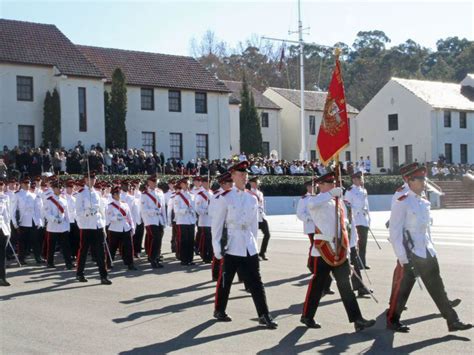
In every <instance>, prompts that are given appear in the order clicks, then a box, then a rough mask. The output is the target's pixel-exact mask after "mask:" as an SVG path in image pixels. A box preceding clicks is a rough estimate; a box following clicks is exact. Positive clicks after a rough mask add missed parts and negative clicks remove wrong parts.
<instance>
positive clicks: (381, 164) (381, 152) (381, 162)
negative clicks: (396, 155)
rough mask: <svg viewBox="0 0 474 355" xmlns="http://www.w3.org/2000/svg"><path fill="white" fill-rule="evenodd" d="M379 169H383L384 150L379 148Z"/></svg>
mask: <svg viewBox="0 0 474 355" xmlns="http://www.w3.org/2000/svg"><path fill="white" fill-rule="evenodd" d="M377 168H383V148H382V147H381V148H377Z"/></svg>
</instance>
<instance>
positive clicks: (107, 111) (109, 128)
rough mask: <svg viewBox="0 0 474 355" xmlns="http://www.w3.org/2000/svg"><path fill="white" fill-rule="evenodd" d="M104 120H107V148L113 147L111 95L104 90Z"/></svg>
mask: <svg viewBox="0 0 474 355" xmlns="http://www.w3.org/2000/svg"><path fill="white" fill-rule="evenodd" d="M104 119H105V146H106V147H112V142H113V137H112V131H113V127H112V117H111V114H110V95H109V92H108V91H107V90H104Z"/></svg>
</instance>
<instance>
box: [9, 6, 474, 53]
mask: <svg viewBox="0 0 474 355" xmlns="http://www.w3.org/2000/svg"><path fill="white" fill-rule="evenodd" d="M473 3H474V1H473V0H471V1H467V0H457V1H456V0H454V1H423V0H418V1H413V2H412V1H404V0H403V1H393V0H392V1H384V0H378V1H364V2H361V1H356V0H354V1H351V0H345V1H342V0H332V1H327V0H326V1H317V0H313V1H302V2H301V9H302V10H301V12H302V20H303V26H304V27H310V29H309V30H308V31H307V32H308V33H307V34H305V35H304V39H305V41H308V42H315V43H318V44H323V45H333V44H335V43H336V42H344V43H346V44H352V43H353V41H354V39H355V37H356V34H357V32H359V31H369V30H382V31H384V32H385V34H386V35H387V36H388V37H389V38H390V39H391V43H390V45H398V44H400V43H403V42H405V41H406V40H407V39H412V40H414V41H416V42H418V43H419V44H421V45H422V46H425V47H428V48H431V49H435V48H436V41H437V40H438V39H440V38H447V37H452V36H458V37H461V38H467V39H469V40H474V4H473ZM0 17H1V18H7V19H15V20H22V21H31V22H39V23H48V24H54V25H56V26H57V27H58V28H59V29H60V30H61V31H62V32H63V33H64V34H65V35H66V36H67V37H68V38H69V39H70V40H71V41H72V42H74V43H76V44H84V45H92V46H101V47H111V48H121V49H130V50H140V51H149V52H158V53H167V54H177V55H191V54H192V52H191V44H190V43H191V40H192V39H193V38H196V39H198V40H199V39H200V38H201V37H202V35H203V34H204V33H205V32H206V31H207V30H211V31H213V32H214V33H215V34H216V36H217V37H218V38H219V39H220V40H223V41H225V42H227V43H228V44H229V45H230V46H235V45H237V44H238V42H239V41H245V40H246V39H248V38H250V37H251V36H252V35H257V36H268V37H276V38H285V39H293V40H296V39H297V35H296V34H293V35H289V34H288V31H289V30H296V29H297V25H298V24H297V20H298V6H297V0H286V1H283V0H273V1H269V0H260V1H247V0H240V1H228V0H219V1H217V0H208V1H198V0H188V1H184V0H174V1H160V0H154V1H151V0H149V1H143V0H142V1H134V0H129V1H112V0H95V1H89V0H79V1H78V0H52V1H41V0H38V1H34V0H29V1H26V0H0Z"/></svg>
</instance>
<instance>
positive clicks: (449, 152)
mask: <svg viewBox="0 0 474 355" xmlns="http://www.w3.org/2000/svg"><path fill="white" fill-rule="evenodd" d="M444 156H445V158H446V163H448V164H452V163H453V145H452V144H451V143H446V144H445V145H444Z"/></svg>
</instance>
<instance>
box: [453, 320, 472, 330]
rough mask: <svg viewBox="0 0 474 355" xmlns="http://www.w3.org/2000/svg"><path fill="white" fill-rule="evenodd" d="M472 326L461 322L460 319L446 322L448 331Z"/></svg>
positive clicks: (466, 328)
mask: <svg viewBox="0 0 474 355" xmlns="http://www.w3.org/2000/svg"><path fill="white" fill-rule="evenodd" d="M471 328H472V324H470V323H463V322H461V321H460V320H457V321H454V322H451V323H448V330H449V331H450V332H457V331H458V330H468V329H471Z"/></svg>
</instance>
